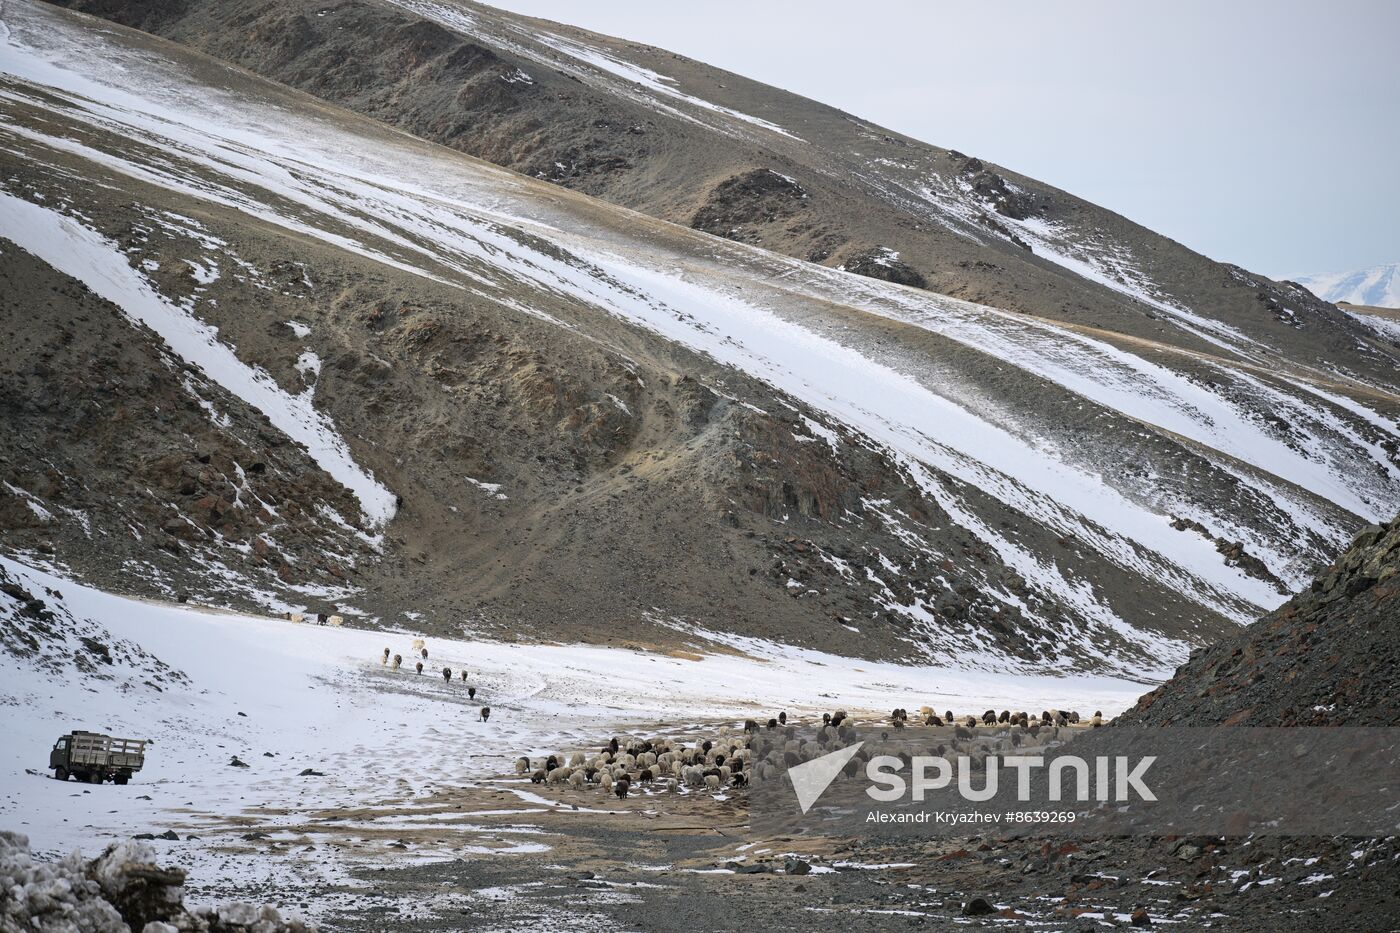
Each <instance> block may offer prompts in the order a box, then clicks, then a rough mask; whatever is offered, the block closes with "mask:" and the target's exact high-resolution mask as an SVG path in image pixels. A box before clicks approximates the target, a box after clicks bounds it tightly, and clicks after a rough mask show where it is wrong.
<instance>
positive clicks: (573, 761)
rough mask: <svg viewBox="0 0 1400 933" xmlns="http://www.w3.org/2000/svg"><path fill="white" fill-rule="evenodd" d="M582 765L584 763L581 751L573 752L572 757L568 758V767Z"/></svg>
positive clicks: (580, 766)
mask: <svg viewBox="0 0 1400 933" xmlns="http://www.w3.org/2000/svg"><path fill="white" fill-rule="evenodd" d="M583 765H584V757H583V752H574V754H573V757H571V758H570V759H569V767H571V768H582V767H583Z"/></svg>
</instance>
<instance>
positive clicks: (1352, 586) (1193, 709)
mask: <svg viewBox="0 0 1400 933" xmlns="http://www.w3.org/2000/svg"><path fill="white" fill-rule="evenodd" d="M1397 669H1400V518H1397V519H1395V520H1394V521H1392V522H1390V523H1389V524H1388V525H1372V526H1370V527H1368V528H1366V529H1365V530H1363V531H1362V532H1361V534H1359V535H1358V536H1357V538H1356V540H1355V541H1353V542H1352V544H1351V547H1350V548H1348V549H1347V550H1346V552H1345V553H1343V554H1342V556H1341V557H1339V558H1338V559H1337V561H1336V563H1334V564H1333V565H1332V566H1330V567H1328V568H1327V569H1326V571H1324V572H1323V573H1322V574H1321V575H1320V576H1319V577H1318V578H1317V579H1316V580H1314V581H1313V583H1312V585H1311V586H1309V587H1308V588H1307V589H1305V590H1303V591H1302V592H1301V593H1299V594H1298V595H1296V596H1294V597H1293V598H1292V599H1291V600H1289V601H1288V602H1287V603H1285V604H1284V605H1283V606H1281V607H1279V608H1278V609H1277V610H1275V611H1274V612H1271V613H1270V614H1269V615H1267V616H1265V617H1264V618H1263V619H1261V620H1260V621H1258V622H1256V623H1255V624H1253V625H1251V626H1250V627H1249V628H1247V629H1245V630H1244V631H1243V632H1240V633H1239V634H1237V635H1235V636H1233V637H1230V638H1227V639H1225V640H1224V641H1221V642H1219V643H1218V644H1215V645H1212V646H1210V647H1209V648H1205V649H1201V650H1199V651H1197V652H1195V653H1193V654H1192V656H1191V660H1190V661H1188V662H1187V663H1186V664H1184V665H1183V666H1182V667H1181V668H1180V669H1179V670H1178V671H1177V672H1176V676H1175V677H1173V678H1172V679H1171V680H1169V681H1167V682H1166V683H1165V684H1163V685H1162V686H1161V687H1159V688H1158V689H1156V690H1154V691H1152V692H1151V693H1149V694H1147V695H1146V696H1144V697H1143V698H1142V699H1141V700H1139V701H1138V704H1137V706H1135V707H1134V708H1133V709H1131V710H1129V711H1128V712H1127V713H1125V714H1124V716H1123V718H1122V719H1120V720H1119V721H1120V722H1127V723H1136V724H1143V725H1189V726H1207V725H1246V726H1341V725H1346V726H1393V725H1394V724H1395V715H1396V714H1395V711H1396V708H1397V704H1400V685H1397V682H1396V678H1395V671H1396V670H1397Z"/></svg>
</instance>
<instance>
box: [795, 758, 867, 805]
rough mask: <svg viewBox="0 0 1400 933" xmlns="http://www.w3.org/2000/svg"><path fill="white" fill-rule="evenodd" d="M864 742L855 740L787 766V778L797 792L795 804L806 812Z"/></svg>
mask: <svg viewBox="0 0 1400 933" xmlns="http://www.w3.org/2000/svg"><path fill="white" fill-rule="evenodd" d="M864 744H865V743H864V742H857V743H856V744H854V745H847V746H846V747H845V748H841V749H837V750H836V751H834V752H830V753H828V754H825V755H823V756H821V757H820V758H813V759H812V760H811V761H804V762H803V763H802V764H800V765H793V766H792V767H791V768H788V772H787V775H788V780H789V781H792V789H793V790H794V791H795V792H796V793H797V805H798V806H799V807H801V808H802V812H803V813H806V812H807V811H808V810H810V809H811V808H812V805H813V804H815V803H816V802H817V800H818V798H820V797H821V795H822V794H823V793H824V792H825V791H826V789H827V788H828V787H830V786H831V782H832V781H834V780H836V775H838V774H840V773H841V769H842V768H844V767H846V762H848V761H850V760H851V759H852V758H854V757H855V754H856V752H858V751H860V747H861V746H862V745H864Z"/></svg>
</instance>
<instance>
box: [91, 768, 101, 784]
mask: <svg viewBox="0 0 1400 933" xmlns="http://www.w3.org/2000/svg"><path fill="white" fill-rule="evenodd" d="M88 783H89V784H101V783H102V772H101V771H90V772H88Z"/></svg>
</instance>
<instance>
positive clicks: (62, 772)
mask: <svg viewBox="0 0 1400 933" xmlns="http://www.w3.org/2000/svg"><path fill="white" fill-rule="evenodd" d="M53 779H54V780H55V781H66V780H68V769H67V768H64V767H62V766H60V767H57V768H54V769H53Z"/></svg>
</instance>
